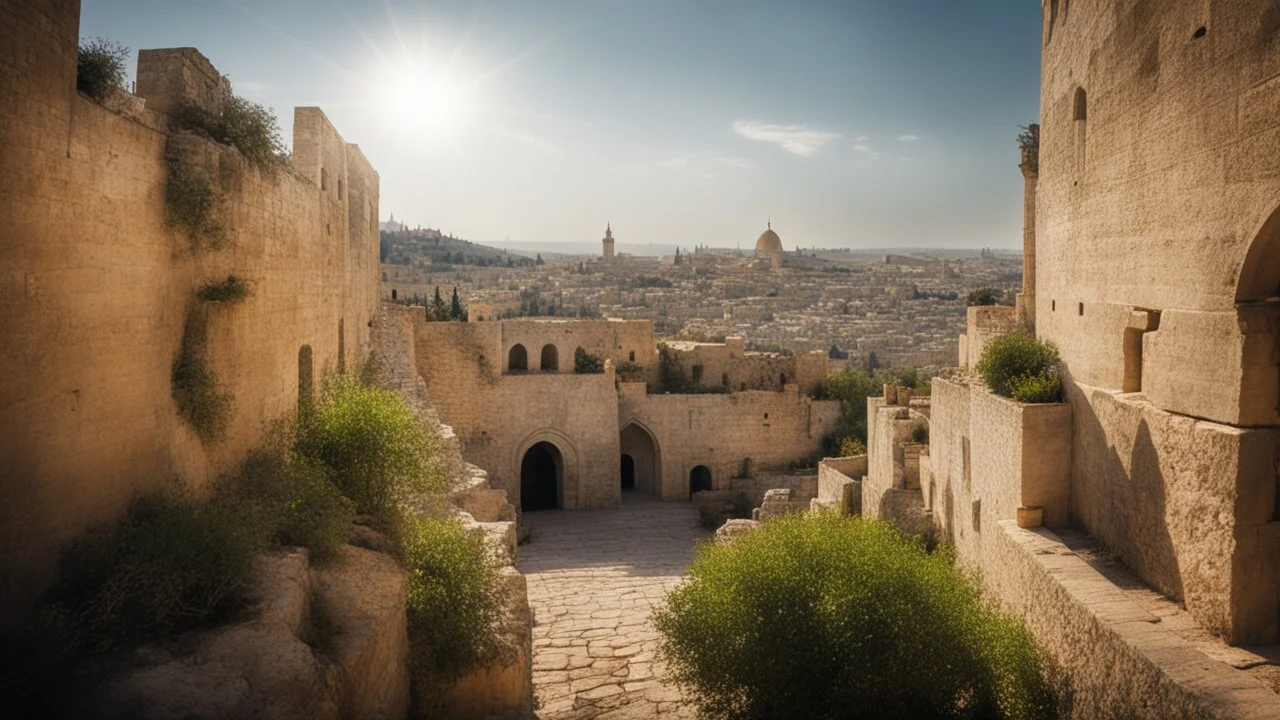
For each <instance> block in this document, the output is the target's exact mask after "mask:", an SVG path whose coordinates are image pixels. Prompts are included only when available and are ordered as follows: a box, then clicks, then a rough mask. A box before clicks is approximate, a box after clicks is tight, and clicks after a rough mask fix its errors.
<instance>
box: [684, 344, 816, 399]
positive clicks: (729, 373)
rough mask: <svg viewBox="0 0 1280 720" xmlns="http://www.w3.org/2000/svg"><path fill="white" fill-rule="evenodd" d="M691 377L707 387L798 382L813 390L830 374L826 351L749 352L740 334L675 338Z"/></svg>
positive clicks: (805, 389) (756, 387)
mask: <svg viewBox="0 0 1280 720" xmlns="http://www.w3.org/2000/svg"><path fill="white" fill-rule="evenodd" d="M667 345H668V347H670V348H671V349H672V350H674V351H675V358H676V359H677V361H678V362H679V363H680V366H681V367H682V368H683V369H684V372H685V374H686V375H687V376H688V377H689V379H690V381H694V380H695V378H696V384H697V385H699V386H701V387H705V388H721V387H726V388H729V389H731V390H738V391H741V390H782V389H783V388H784V386H785V385H788V384H792V383H794V384H796V385H799V387H800V391H801V392H805V393H808V392H812V391H813V389H814V388H816V387H817V386H818V384H819V383H821V382H822V380H823V379H824V378H825V377H826V376H827V354H826V353H825V352H822V351H813V352H809V353H805V354H803V355H799V356H785V355H777V354H773V353H758V352H747V351H746V349H745V341H744V340H743V338H740V337H731V338H726V340H725V342H723V343H695V342H686V341H673V342H668V343H667Z"/></svg>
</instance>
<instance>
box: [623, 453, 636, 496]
mask: <svg viewBox="0 0 1280 720" xmlns="http://www.w3.org/2000/svg"><path fill="white" fill-rule="evenodd" d="M622 489H623V490H635V489H636V459H635V458H633V457H631V456H630V455H623V456H622Z"/></svg>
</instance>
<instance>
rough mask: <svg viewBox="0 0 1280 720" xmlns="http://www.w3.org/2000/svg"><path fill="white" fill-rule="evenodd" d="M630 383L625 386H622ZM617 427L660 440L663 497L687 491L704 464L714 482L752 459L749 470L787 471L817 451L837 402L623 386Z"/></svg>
mask: <svg viewBox="0 0 1280 720" xmlns="http://www.w3.org/2000/svg"><path fill="white" fill-rule="evenodd" d="M624 387H625V386H624ZM618 411H619V425H621V426H623V427H625V426H626V425H627V424H630V423H636V424H638V425H641V426H643V427H644V428H645V429H646V430H647V431H648V432H649V433H650V434H651V435H652V436H653V438H654V439H655V441H656V443H657V446H658V454H659V465H660V476H661V478H662V481H661V486H660V487H661V489H660V493H659V495H660V497H661V498H662V499H664V500H684V499H687V498H688V497H689V479H690V472H691V471H692V470H693V469H694V468H695V467H697V466H700V465H705V466H706V467H707V468H708V469H710V471H711V482H712V487H713V488H715V489H720V488H727V487H729V480H730V478H732V477H733V476H735V475H738V474H740V472H741V470H742V467H743V461H744V460H749V462H750V467H751V468H752V473H753V474H754V473H755V472H756V471H768V470H779V469H785V468H786V467H787V465H788V464H789V463H791V462H793V461H795V460H798V459H803V458H805V457H807V456H809V455H812V454H813V453H815V452H817V451H818V450H819V448H820V446H821V441H822V438H823V436H825V435H826V434H827V433H829V432H831V430H832V429H834V427H835V421H836V418H837V416H838V415H839V412H840V408H839V403H838V402H835V401H825V400H824V401H818V400H811V399H810V398H809V397H808V396H805V395H801V394H799V393H798V392H796V390H795V389H794V388H790V389H788V391H786V392H769V391H763V390H748V391H747V392H737V393H732V394H729V395H668V394H661V395H650V394H648V393H646V392H644V388H643V386H640V387H638V388H635V389H632V390H631V391H630V392H623V393H622V394H621V397H620V399H619V405H618Z"/></svg>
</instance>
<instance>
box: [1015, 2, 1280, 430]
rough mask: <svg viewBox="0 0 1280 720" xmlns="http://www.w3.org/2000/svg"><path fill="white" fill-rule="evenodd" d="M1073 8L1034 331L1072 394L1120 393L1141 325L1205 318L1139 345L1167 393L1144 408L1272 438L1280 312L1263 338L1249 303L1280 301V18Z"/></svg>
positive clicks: (1137, 6) (1058, 66) (1048, 176)
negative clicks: (1057, 359)
mask: <svg viewBox="0 0 1280 720" xmlns="http://www.w3.org/2000/svg"><path fill="white" fill-rule="evenodd" d="M1060 4H1061V5H1063V6H1064V7H1063V8H1061V10H1055V11H1053V12H1050V10H1049V7H1048V6H1047V7H1046V12H1045V17H1044V23H1045V28H1044V30H1045V33H1044V38H1045V44H1044V51H1043V62H1042V67H1043V72H1042V78H1041V100H1040V107H1041V119H1040V122H1041V134H1040V137H1041V146H1040V163H1039V166H1040V174H1039V185H1038V199H1037V205H1036V210H1035V213H1036V244H1037V247H1036V278H1037V288H1036V309H1035V317H1036V329H1037V332H1038V333H1039V334H1040V335H1041V336H1043V337H1045V338H1047V339H1050V340H1052V341H1054V342H1055V343H1057V344H1058V346H1059V347H1060V348H1061V349H1062V354H1063V358H1064V360H1065V361H1066V362H1067V365H1068V366H1069V367H1070V370H1071V374H1072V376H1073V377H1074V378H1075V379H1076V380H1077V381H1079V382H1082V383H1085V384H1088V385H1091V386H1094V387H1100V388H1106V389H1116V390H1119V389H1124V388H1123V379H1124V362H1125V350H1124V336H1125V329H1126V327H1127V324H1126V320H1127V318H1128V316H1129V313H1130V312H1131V311H1133V310H1134V309H1135V308H1136V309H1141V310H1155V311H1160V312H1162V313H1164V314H1165V315H1166V317H1167V319H1170V320H1172V319H1173V318H1172V316H1171V315H1169V314H1170V313H1171V312H1172V311H1177V312H1178V313H1200V315H1198V316H1196V317H1191V316H1189V315H1184V316H1183V318H1182V319H1181V320H1178V321H1176V322H1171V323H1169V324H1167V325H1166V324H1165V323H1164V322H1162V323H1161V325H1160V327H1159V329H1158V331H1156V332H1154V333H1152V334H1153V335H1158V336H1161V337H1160V339H1159V340H1158V341H1154V342H1152V343H1150V344H1147V343H1142V344H1140V345H1139V346H1138V350H1136V352H1141V353H1142V357H1141V360H1140V362H1141V366H1142V368H1143V375H1144V377H1159V378H1162V380H1161V382H1160V384H1159V388H1158V389H1157V388H1154V387H1153V390H1154V392H1153V393H1152V395H1151V396H1149V399H1150V400H1151V401H1152V402H1153V403H1155V404H1156V406H1157V407H1161V408H1164V409H1169V410H1175V411H1177V412H1182V413H1186V414H1189V415H1193V416H1196V417H1202V418H1206V419H1212V420H1216V421H1219V422H1228V423H1235V424H1264V423H1265V424H1275V423H1277V422H1278V421H1280V416H1277V405H1278V404H1280V403H1277V399H1280V387H1277V380H1276V376H1277V368H1276V363H1277V360H1276V357H1277V355H1276V353H1275V352H1274V346H1275V340H1274V329H1273V328H1274V325H1275V321H1274V317H1275V314H1274V312H1275V311H1270V310H1269V311H1268V313H1267V314H1268V315H1269V317H1270V318H1272V319H1271V320H1269V321H1268V322H1267V323H1263V324H1258V323H1253V322H1250V321H1248V320H1247V318H1245V317H1244V315H1245V314H1246V313H1247V312H1248V311H1249V309H1248V307H1247V306H1242V305H1239V304H1240V303H1244V304H1247V303H1253V302H1259V301H1263V300H1265V299H1266V298H1267V297H1270V296H1274V295H1276V294H1277V288H1278V287H1280V261H1278V258H1280V214H1277V209H1278V208H1280V200H1278V199H1277V198H1280V174H1277V173H1276V172H1275V171H1274V163H1272V162H1270V160H1269V159H1270V158H1274V157H1276V155H1277V154H1278V153H1280V112H1277V111H1276V110H1277V108H1278V107H1280V81H1278V80H1277V78H1280V56H1277V54H1276V52H1275V44H1276V42H1277V38H1278V37H1280V11H1278V10H1277V9H1276V7H1275V3H1274V2H1271V1H1270V0H1241V1H1240V2H1200V1H1199V0H1170V1H1168V2H1159V3H1121V4H1117V3H1114V2H1104V1H1103V0H1076V2H1072V3H1070V4H1069V10H1068V9H1067V7H1066V6H1067V5H1068V3H1065V2H1064V3H1060ZM1054 5H1055V6H1056V5H1057V4H1054ZM1250 345H1260V346H1262V348H1263V349H1261V350H1260V351H1257V352H1254V351H1253V350H1252V349H1249V350H1248V351H1246V352H1241V347H1242V346H1246V347H1247V346H1250ZM1132 352H1134V351H1131V353H1132ZM1173 378H1178V380H1177V381H1176V383H1174V382H1173V381H1172V379H1173ZM1175 384H1176V385H1177V387H1174V386H1173V385H1175ZM1142 389H1143V390H1144V391H1145V390H1146V386H1145V383H1144V385H1143V387H1142ZM1255 397H1256V398H1260V400H1259V402H1257V403H1256V404H1254V405H1253V406H1252V407H1250V406H1249V404H1250V402H1251V401H1252V400H1253V399H1254V398H1255ZM1242 406H1243V407H1242Z"/></svg>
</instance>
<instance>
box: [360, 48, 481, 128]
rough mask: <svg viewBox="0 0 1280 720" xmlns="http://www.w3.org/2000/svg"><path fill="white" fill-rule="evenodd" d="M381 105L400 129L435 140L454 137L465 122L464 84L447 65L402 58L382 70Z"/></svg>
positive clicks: (466, 103) (465, 90)
mask: <svg viewBox="0 0 1280 720" xmlns="http://www.w3.org/2000/svg"><path fill="white" fill-rule="evenodd" d="M382 77H383V81H382V83H381V85H382V87H381V90H382V107H383V112H384V113H385V115H386V117H387V119H388V120H389V121H390V123H391V124H392V125H394V126H395V127H396V128H398V129H399V130H400V131H402V132H406V133H409V134H413V135H419V136H424V137H427V138H432V139H439V140H452V139H455V138H456V136H457V134H458V132H459V131H460V130H461V129H462V127H463V126H464V124H465V120H466V115H467V110H468V97H467V95H468V93H467V88H466V87H465V86H464V85H463V84H462V83H460V82H459V81H458V80H457V79H456V78H454V77H452V76H451V75H450V73H449V69H448V68H446V67H442V66H436V65H431V64H428V63H425V62H404V63H401V64H399V65H397V66H396V67H392V68H388V69H387V70H386V71H384V72H383V73H382Z"/></svg>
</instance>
